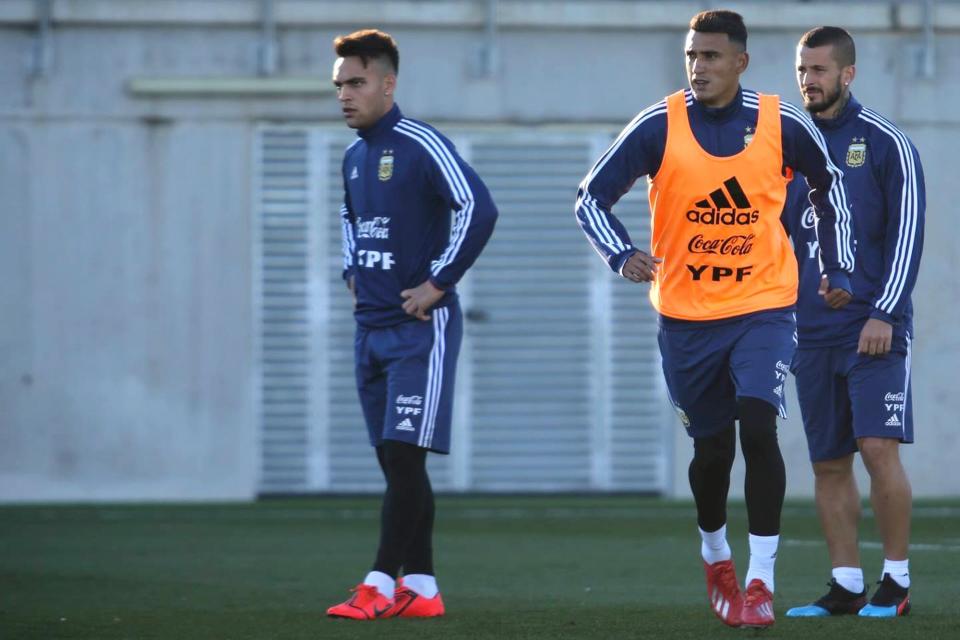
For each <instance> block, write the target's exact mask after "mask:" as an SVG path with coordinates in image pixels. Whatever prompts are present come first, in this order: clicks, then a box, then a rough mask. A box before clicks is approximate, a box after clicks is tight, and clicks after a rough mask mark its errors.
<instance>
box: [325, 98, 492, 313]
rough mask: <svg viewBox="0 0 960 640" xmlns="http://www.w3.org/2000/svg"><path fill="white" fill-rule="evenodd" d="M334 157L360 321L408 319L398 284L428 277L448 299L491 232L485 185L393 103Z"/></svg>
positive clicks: (439, 138)
mask: <svg viewBox="0 0 960 640" xmlns="http://www.w3.org/2000/svg"><path fill="white" fill-rule="evenodd" d="M357 135H358V136H359V138H358V139H357V140H356V141H355V142H354V143H353V144H351V145H350V146H349V147H347V150H346V152H345V153H344V157H343V188H344V203H343V206H342V207H341V208H340V217H341V221H342V223H343V225H342V226H343V277H344V278H348V277H350V276H354V277H355V283H356V295H357V306H356V309H355V311H354V317H355V318H356V320H357V322H358V323H360V324H361V325H364V326H368V327H388V326H392V325H396V324H399V323H401V322H406V321H410V320H416V318H414V317H413V316H411V315H408V314H407V313H406V312H405V311H404V310H403V308H402V305H403V298H401V297H400V292H401V291H403V290H404V289H412V288H413V287H416V286H419V285H421V284H423V283H424V282H425V281H426V280H427V279H428V278H429V280H430V281H431V282H432V283H433V284H434V285H436V286H437V287H438V288H440V289H443V290H444V291H446V294H445V295H444V296H443V298H441V299H440V301H439V302H438V303H437V304H436V305H434V308H435V309H439V308H442V307H445V306H448V305H450V304H453V303H455V302H456V300H457V294H456V287H455V285H456V283H457V282H458V281H459V280H460V278H462V277H463V274H464V273H466V271H467V269H469V268H470V265H472V264H473V263H474V261H475V260H476V259H477V256H479V255H480V252H481V251H482V250H483V247H484V245H485V244H486V243H487V240H489V238H490V234H492V233H493V227H494V224H495V223H496V219H497V209H496V206H494V204H493V200H492V199H491V198H490V193H489V191H487V187H486V186H485V185H484V184H483V182H482V181H481V180H480V178H479V177H478V176H477V174H476V172H474V170H473V169H472V168H470V166H469V165H468V164H467V163H466V162H464V161H463V159H462V158H461V157H460V156H459V155H458V154H457V150H456V149H455V148H454V146H453V143H451V142H450V141H449V140H447V138H445V137H444V136H443V135H442V134H441V133H440V132H438V131H437V130H436V129H434V128H433V127H431V126H430V125H428V124H425V123H423V122H419V121H417V120H411V119H409V118H404V117H403V114H402V113H400V109H399V107H397V106H396V105H394V106H393V108H392V109H391V110H390V111H389V112H387V114H386V115H384V116H383V117H382V118H381V119H380V120H378V121H377V123H376V124H375V125H373V126H372V127H370V128H369V129H362V130H359V131H358V132H357Z"/></svg>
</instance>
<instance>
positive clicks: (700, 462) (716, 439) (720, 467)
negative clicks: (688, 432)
mask: <svg viewBox="0 0 960 640" xmlns="http://www.w3.org/2000/svg"><path fill="white" fill-rule="evenodd" d="M736 455H737V446H736V441H735V440H734V429H733V426H732V425H731V426H730V427H729V428H728V429H724V430H723V431H721V432H720V433H718V434H715V435H712V436H707V437H704V438H694V440H693V460H692V461H691V467H693V468H696V469H699V470H702V471H705V472H714V473H716V472H718V471H720V472H723V471H729V470H730V467H732V466H733V461H734V458H735V457H736Z"/></svg>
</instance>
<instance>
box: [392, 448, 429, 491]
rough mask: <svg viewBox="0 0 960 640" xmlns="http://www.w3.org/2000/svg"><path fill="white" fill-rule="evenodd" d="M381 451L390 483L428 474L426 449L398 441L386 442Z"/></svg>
mask: <svg viewBox="0 0 960 640" xmlns="http://www.w3.org/2000/svg"><path fill="white" fill-rule="evenodd" d="M381 450H382V453H383V456H382V460H383V468H384V473H385V475H386V476H387V481H388V482H389V481H392V480H397V479H409V478H413V477H418V476H420V475H422V474H424V473H426V457H427V456H426V453H427V452H426V449H422V448H420V447H418V446H416V445H413V444H408V443H406V442H399V441H397V440H384V441H383V445H382V449H381Z"/></svg>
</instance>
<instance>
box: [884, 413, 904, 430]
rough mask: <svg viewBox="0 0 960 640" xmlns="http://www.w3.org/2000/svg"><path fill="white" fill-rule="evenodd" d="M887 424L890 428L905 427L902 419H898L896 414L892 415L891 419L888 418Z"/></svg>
mask: <svg viewBox="0 0 960 640" xmlns="http://www.w3.org/2000/svg"><path fill="white" fill-rule="evenodd" d="M885 424H886V425H887V426H888V427H902V426H903V425H902V424H901V423H900V418H898V417H897V414H895V413H894V414H891V415H890V417H889V418H887V422H886V423H885Z"/></svg>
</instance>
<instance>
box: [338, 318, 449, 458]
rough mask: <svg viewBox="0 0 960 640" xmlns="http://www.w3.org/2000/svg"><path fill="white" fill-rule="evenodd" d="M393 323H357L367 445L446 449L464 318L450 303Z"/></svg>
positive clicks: (358, 370) (358, 374)
mask: <svg viewBox="0 0 960 640" xmlns="http://www.w3.org/2000/svg"><path fill="white" fill-rule="evenodd" d="M430 315H431V318H430V320H428V321H425V322H424V321H421V320H415V319H412V320H410V321H408V322H402V323H400V324H398V325H394V326H392V327H383V328H371V327H365V326H363V325H357V333H356V339H355V343H354V353H355V357H356V378H357V390H358V392H359V394H360V405H361V407H362V408H363V416H364V419H365V421H366V423H367V431H368V433H369V436H370V444H371V445H373V446H378V445H380V444H381V443H382V442H383V441H384V439H387V440H399V441H401V442H407V443H410V444H413V445H416V446H418V447H423V448H424V449H429V450H431V451H436V452H437V453H450V422H451V419H452V416H453V388H454V377H455V374H456V369H457V355H458V354H459V352H460V342H461V340H462V338H463V316H462V314H461V312H460V306H459V304H458V303H456V302H454V303H453V304H450V305H448V306H446V307H443V308H440V309H433V310H431V312H430Z"/></svg>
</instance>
